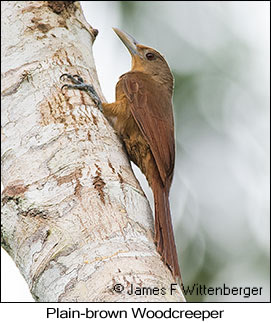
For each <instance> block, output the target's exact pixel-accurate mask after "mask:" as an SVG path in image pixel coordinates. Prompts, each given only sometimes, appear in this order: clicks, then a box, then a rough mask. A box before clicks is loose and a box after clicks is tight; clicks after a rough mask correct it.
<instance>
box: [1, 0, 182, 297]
mask: <svg viewBox="0 0 271 323" xmlns="http://www.w3.org/2000/svg"><path fill="white" fill-rule="evenodd" d="M1 5H2V17H1V18H2V183H3V186H4V191H3V193H2V226H3V227H2V235H1V240H2V246H3V247H4V248H5V249H6V250H7V251H8V253H9V254H10V256H11V257H12V258H13V259H14V261H15V263H16V265H17V266H18V267H19V269H20V271H21V273H22V275H23V277H24V278H25V280H26V281H27V283H28V285H29V288H30V291H31V293H32V295H33V297H34V299H36V300H37V301H44V302H47V301H51V302H54V301H58V302H63V301H71V302H76V301H88V302H91V301H113V302H114V301H139V302H140V301H165V302H167V301H183V300H184V298H183V296H182V293H181V291H180V288H179V287H178V288H177V291H176V292H174V293H173V294H172V295H170V293H169V287H170V284H171V283H174V281H173V278H172V275H171V273H170V271H169V270H168V268H167V267H166V266H165V265H164V264H163V262H162V261H161V258H160V256H159V254H158V253H157V252H156V249H155V245H154V242H153V217H152V213H151V210H150V207H149V203H148V201H147V199H146V197H145V195H144V193H143V192H142V189H141V188H140V186H139V184H138V182H137V180H136V179H135V177H134V175H133V172H132V170H131V167H130V163H129V161H128V159H127V156H126V153H125V152H124V150H123V146H122V143H121V141H120V140H119V138H118V137H117V135H116V134H115V133H114V130H113V129H112V127H111V126H110V124H109V123H108V121H107V120H106V119H105V117H104V116H103V114H102V113H101V112H100V111H99V110H98V109H97V108H96V107H95V105H94V103H93V102H92V101H91V99H90V98H89V97H88V95H87V94H85V93H82V92H80V91H74V90H68V91H66V92H65V94H63V93H62V92H61V90H60V88H61V85H63V83H62V84H61V83H60V81H59V77H60V76H61V74H63V73H66V72H68V73H71V74H80V75H81V76H82V77H83V78H84V80H85V81H86V82H87V83H90V84H93V85H94V87H95V89H96V90H97V92H98V94H99V95H100V96H101V97H102V93H101V91H100V87H99V83H98V79H97V74H96V70H95V65H94V61H93V56H92V42H93V41H94V39H95V30H93V29H92V27H90V26H89V25H88V23H87V22H86V21H85V19H84V17H83V14H82V11H81V8H80V4H79V3H78V2H74V3H73V2H72V1H58V2H57V4H56V3H55V2H54V1H4V2H1ZM108 54H109V55H110V53H108ZM116 283H120V284H122V285H123V286H124V291H123V292H122V293H117V292H115V291H114V290H113V286H114V284H116ZM132 283H133V284H134V287H138V286H141V287H143V286H146V287H158V288H161V287H165V288H166V290H167V293H166V295H150V296H139V295H128V294H127V293H126V291H127V289H128V288H129V286H130V284H132Z"/></svg>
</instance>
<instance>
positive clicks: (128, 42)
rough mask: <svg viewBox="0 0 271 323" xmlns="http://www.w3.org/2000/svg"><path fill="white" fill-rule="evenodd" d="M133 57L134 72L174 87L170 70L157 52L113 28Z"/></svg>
mask: <svg viewBox="0 0 271 323" xmlns="http://www.w3.org/2000/svg"><path fill="white" fill-rule="evenodd" d="M113 30H114V31H115V33H116V34H117V35H118V36H119V38H120V39H121V41H122V42H123V43H124V45H125V46H126V47H127V49H128V50H129V52H130V54H131V56H132V71H139V72H143V73H146V74H149V75H151V76H152V77H153V78H154V79H155V80H156V81H158V82H160V83H163V84H168V85H169V86H170V87H172V86H173V76H172V73H171V71H170V68H169V66H168V64H167V62H166V60H165V58H164V57H163V55H161V54H160V53H159V52H158V51H157V50H155V49H153V48H151V47H147V46H145V45H141V44H139V43H138V42H137V41H136V40H135V39H134V38H133V37H132V36H131V35H129V34H128V33H126V32H123V31H121V30H119V29H118V28H113Z"/></svg>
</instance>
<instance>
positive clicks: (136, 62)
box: [102, 29, 180, 279]
mask: <svg viewBox="0 0 271 323" xmlns="http://www.w3.org/2000/svg"><path fill="white" fill-rule="evenodd" d="M114 30H115V32H116V33H117V35H118V36H119V37H120V39H121V40H122V41H123V43H124V44H125V45H126V47H127V48H128V50H129V51H130V53H131V55H132V69H131V71H130V72H128V73H126V74H123V75H122V76H121V77H120V79H119V81H118V83H117V85H116V101H115V102H114V103H110V104H108V103H102V106H103V112H104V114H105V116H106V117H107V118H108V119H110V120H111V121H112V124H113V126H114V128H115V130H116V131H117V133H118V134H119V135H120V137H121V138H122V139H123V141H124V143H125V146H126V149H127V152H128V155H129V157H130V159H131V160H132V161H133V162H134V163H135V164H136V165H137V166H138V167H139V168H140V169H141V171H142V172H143V173H144V175H145V176H146V178H147V180H148V183H149V185H150V186H151V188H152V191H153V194H154V202H155V243H156V245H157V250H158V252H159V253H160V254H161V256H162V259H163V261H164V262H165V263H166V264H167V265H168V267H169V268H170V270H171V271H172V274H173V276H174V277H175V278H179V279H180V269H179V264H178V258H177V252H176V246H175V241H174V234H173V228H172V223H171V215H170V208H169V199H168V198H169V189H170V186H171V182H172V177H173V170H174V161H175V140H174V121H173V111H172V92H173V76H172V74H171V71H170V69H169V67H168V64H167V62H166V61H165V59H164V57H163V56H162V55H161V54H160V53H158V52H157V51H156V50H154V49H152V48H150V47H146V46H143V45H140V44H138V43H137V42H136V41H135V40H134V39H133V38H132V37H131V36H130V35H128V34H126V33H123V32H122V31H120V30H118V29H114Z"/></svg>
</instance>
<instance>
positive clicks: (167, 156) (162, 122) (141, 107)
mask: <svg viewBox="0 0 271 323" xmlns="http://www.w3.org/2000/svg"><path fill="white" fill-rule="evenodd" d="M121 83H122V84H123V90H124V93H125V95H126V97H127V99H128V100H129V103H130V104H129V106H130V108H131V112H132V115H133V117H134V119H135V121H136V123H137V125H138V127H139V128H140V130H141V132H142V133H143V135H144V137H145V140H146V141H147V143H148V144H149V146H150V149H151V152H152V154H153V157H154V159H155V162H156V165H157V167H158V170H159V173H160V177H161V179H162V182H163V184H164V185H165V184H166V182H167V183H168V184H169V185H170V184H171V180H172V176H173V170H174V162H175V139H174V121H173V111H172V98H171V93H170V91H166V89H165V88H163V86H160V85H159V84H157V83H156V82H155V81H153V80H152V79H151V78H150V77H148V76H145V75H144V74H143V73H139V72H138V73H136V72H131V73H126V74H124V75H123V76H122V77H121ZM168 181H170V182H168Z"/></svg>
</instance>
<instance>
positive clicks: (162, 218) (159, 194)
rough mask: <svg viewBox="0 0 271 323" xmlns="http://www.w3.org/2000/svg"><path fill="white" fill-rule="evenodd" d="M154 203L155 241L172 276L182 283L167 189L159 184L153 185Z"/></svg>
mask: <svg viewBox="0 0 271 323" xmlns="http://www.w3.org/2000/svg"><path fill="white" fill-rule="evenodd" d="M153 194H154V203H155V243H156V246H157V251H158V252H159V253H160V255H161V256H162V259H163V261H164V263H165V264H166V265H167V266H168V267H169V269H170V270H171V272H172V274H173V277H174V278H175V279H176V280H178V282H179V283H180V285H182V280H181V273H180V267H179V263H178V257H177V251H176V245H175V240H174V233H173V227H172V222H171V214H170V207H169V199H168V197H169V190H168V189H167V188H166V187H163V186H162V185H161V184H160V185H159V184H157V185H155V186H154V187H153Z"/></svg>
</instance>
